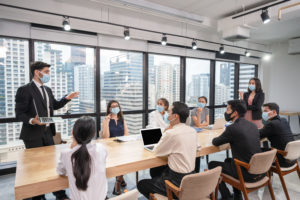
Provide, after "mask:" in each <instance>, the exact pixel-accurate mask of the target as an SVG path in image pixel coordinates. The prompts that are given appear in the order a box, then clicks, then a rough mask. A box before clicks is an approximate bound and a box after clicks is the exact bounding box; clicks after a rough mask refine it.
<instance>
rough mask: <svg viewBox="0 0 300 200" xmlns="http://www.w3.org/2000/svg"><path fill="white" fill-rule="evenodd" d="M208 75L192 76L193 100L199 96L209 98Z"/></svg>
mask: <svg viewBox="0 0 300 200" xmlns="http://www.w3.org/2000/svg"><path fill="white" fill-rule="evenodd" d="M209 81H210V75H209V74H195V75H193V76H192V83H191V87H192V89H191V90H192V96H193V97H194V98H195V100H197V99H198V97H200V96H205V97H207V98H209Z"/></svg>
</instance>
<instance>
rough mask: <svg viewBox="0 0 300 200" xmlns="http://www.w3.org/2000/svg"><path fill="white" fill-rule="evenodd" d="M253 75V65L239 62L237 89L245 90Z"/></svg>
mask: <svg viewBox="0 0 300 200" xmlns="http://www.w3.org/2000/svg"><path fill="white" fill-rule="evenodd" d="M253 77H255V65H250V64H240V74H239V90H241V91H243V92H246V91H247V88H248V83H249V80H250V79H251V78H253Z"/></svg>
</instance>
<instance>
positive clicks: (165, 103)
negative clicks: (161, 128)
mask: <svg viewBox="0 0 300 200" xmlns="http://www.w3.org/2000/svg"><path fill="white" fill-rule="evenodd" d="M158 101H162V102H163V103H164V105H165V106H166V107H167V108H166V109H165V110H168V109H169V101H168V100H167V99H166V98H159V99H158V100H157V103H158Z"/></svg>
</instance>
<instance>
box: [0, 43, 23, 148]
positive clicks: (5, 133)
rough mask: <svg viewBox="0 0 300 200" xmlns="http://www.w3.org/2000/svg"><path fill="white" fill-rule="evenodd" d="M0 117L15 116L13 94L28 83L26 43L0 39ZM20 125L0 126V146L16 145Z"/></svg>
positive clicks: (8, 124) (7, 124)
mask: <svg viewBox="0 0 300 200" xmlns="http://www.w3.org/2000/svg"><path fill="white" fill-rule="evenodd" d="M0 46H1V47H2V48H3V49H4V48H5V51H2V52H1V55H0V87H1V90H0V117H14V116H15V94H16V92H17V90H18V88H19V87H20V86H22V85H25V84H26V83H28V81H29V73H28V71H27V70H28V66H26V65H28V63H29V60H28V57H29V56H28V42H27V41H23V40H17V39H9V38H0ZM21 126H22V123H5V124H0V145H8V144H9V145H11V146H13V145H14V144H15V143H18V139H19V135H20V131H21Z"/></svg>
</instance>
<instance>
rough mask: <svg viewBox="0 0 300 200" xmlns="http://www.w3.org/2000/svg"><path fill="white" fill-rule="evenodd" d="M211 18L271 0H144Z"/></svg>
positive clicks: (226, 15)
mask: <svg viewBox="0 0 300 200" xmlns="http://www.w3.org/2000/svg"><path fill="white" fill-rule="evenodd" d="M146 1H148V2H152V3H156V4H159V5H163V6H167V7H171V8H174V9H178V10H182V11H185V12H188V13H193V14H197V15H200V16H205V17H209V18H213V19H221V18H223V17H228V16H231V15H233V14H236V13H238V12H241V11H243V10H244V9H246V10H247V9H251V8H254V7H257V6H261V5H264V4H267V3H270V2H272V1H273V0H184V1H183V0H163V1H162V0H146Z"/></svg>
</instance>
